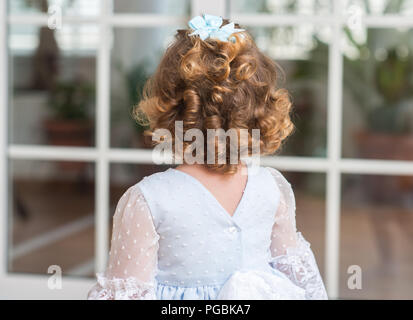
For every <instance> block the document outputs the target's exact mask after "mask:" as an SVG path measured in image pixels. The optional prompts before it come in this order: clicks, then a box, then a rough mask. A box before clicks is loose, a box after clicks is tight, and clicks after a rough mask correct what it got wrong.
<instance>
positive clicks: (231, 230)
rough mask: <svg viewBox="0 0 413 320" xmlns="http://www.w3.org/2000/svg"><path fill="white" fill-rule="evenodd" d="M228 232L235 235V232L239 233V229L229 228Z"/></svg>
mask: <svg viewBox="0 0 413 320" xmlns="http://www.w3.org/2000/svg"><path fill="white" fill-rule="evenodd" d="M228 232H229V233H235V232H237V228H236V227H229V228H228Z"/></svg>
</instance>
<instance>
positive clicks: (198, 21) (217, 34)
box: [188, 14, 245, 41]
mask: <svg viewBox="0 0 413 320" xmlns="http://www.w3.org/2000/svg"><path fill="white" fill-rule="evenodd" d="M188 25H189V27H190V28H191V29H192V30H194V32H192V33H191V34H190V36H194V35H199V37H200V38H201V39H202V40H205V39H207V38H211V39H218V40H220V41H228V38H229V36H230V35H231V34H233V33H236V32H241V31H245V30H244V29H236V28H235V25H234V23H233V22H231V23H228V24H226V25H225V26H222V27H221V25H222V18H221V17H218V16H213V15H210V14H204V15H203V16H202V17H201V16H196V17H195V18H192V19H191V20H190V21H189V22H188ZM234 40H235V38H234Z"/></svg>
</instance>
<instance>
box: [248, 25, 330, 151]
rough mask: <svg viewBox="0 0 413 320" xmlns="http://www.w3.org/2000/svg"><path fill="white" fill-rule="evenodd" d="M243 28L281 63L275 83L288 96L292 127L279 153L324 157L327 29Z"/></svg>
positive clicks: (305, 27) (328, 39)
mask: <svg viewBox="0 0 413 320" xmlns="http://www.w3.org/2000/svg"><path fill="white" fill-rule="evenodd" d="M247 29H248V31H249V32H250V33H251V34H252V35H253V37H254V38H255V41H256V43H257V45H258V47H260V49H261V50H263V51H264V52H265V53H266V54H268V55H269V56H270V57H271V58H273V59H274V60H275V61H276V62H277V63H278V64H279V65H280V66H281V69H282V70H280V72H279V79H280V83H279V86H280V87H286V88H287V89H288V90H289V91H290V94H291V96H292V100H293V114H292V116H293V117H292V119H293V122H294V124H295V126H296V130H295V132H294V133H293V135H292V136H291V137H290V138H289V139H288V141H287V143H286V144H285V145H284V147H283V150H282V155H294V156H310V157H325V156H326V148H327V146H326V117H327V78H328V43H329V41H330V29H329V28H326V27H316V26H311V25H305V26H299V27H272V28H256V27H249V28H248V27H247Z"/></svg>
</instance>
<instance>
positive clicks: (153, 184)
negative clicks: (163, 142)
mask: <svg viewBox="0 0 413 320" xmlns="http://www.w3.org/2000/svg"><path fill="white" fill-rule="evenodd" d="M255 169H257V168H255ZM291 197H292V198H291ZM291 207H292V208H293V209H295V207H294V198H293V195H292V192H291V191H290V190H289V184H288V183H287V182H286V180H285V179H284V178H283V177H282V176H281V174H280V173H279V172H278V171H276V170H274V169H271V168H258V170H251V168H248V179H247V184H246V186H245V190H244V193H243V196H242V198H241V200H240V202H239V204H238V207H237V208H236V210H235V212H234V214H233V215H232V216H230V215H229V214H228V212H226V210H225V209H224V208H223V207H222V206H221V205H220V203H219V202H218V201H217V200H216V198H215V197H214V196H213V195H212V194H211V192H210V191H209V190H208V189H206V188H205V187H204V186H203V185H202V184H201V183H200V182H199V181H198V180H197V179H195V178H194V177H192V176H191V175H189V174H187V173H184V172H182V171H179V170H175V169H172V168H171V169H168V170H166V171H164V172H160V173H156V174H153V175H151V176H149V177H146V178H144V179H143V180H142V181H141V182H139V183H138V184H136V185H135V186H133V187H131V188H130V189H128V191H127V192H126V193H125V195H124V196H123V197H122V198H121V199H120V201H119V204H118V206H117V212H116V214H115V217H114V231H113V235H112V245H111V252H110V259H109V265H108V269H107V271H106V273H105V274H98V284H97V285H96V286H95V287H94V289H92V290H91V292H90V293H89V298H91V299H98V298H101V299H122V298H125V299H130V298H136V299H244V298H246V299H303V298H325V297H326V295H325V290H324V286H323V284H322V281H321V277H320V275H319V273H318V269H317V265H316V264H315V260H314V257H313V255H312V252H311V250H310V249H309V245H308V243H307V242H306V241H305V240H304V239H303V238H302V236H301V235H300V234H297V233H296V230H295V213H294V210H293V211H291ZM290 246H293V247H294V248H295V249H294V250H295V252H299V251H297V250H296V249H299V248H301V251H302V252H300V253H299V254H300V255H303V258H304V257H305V259H306V260H305V261H304V260H303V262H302V263H301V264H300V266H301V265H302V266H304V264H306V266H305V269H303V270H305V274H301V275H300V272H301V273H302V270H299V269H297V268H296V267H297V266H296V265H295V266H294V265H293V264H296V263H298V261H299V260H297V259H295V260H294V256H292V255H290V256H289V255H288V254H289V252H288V247H290ZM308 251H309V252H310V253H311V254H310V256H309V257H308ZM285 258H293V259H287V260H289V261H286V259H285ZM282 259H284V260H282ZM294 261H295V262H294ZM294 267H295V268H296V269H294ZM294 270H297V271H298V272H296V271H294ZM246 283H250V284H251V283H255V284H256V287H255V288H254V290H252V289H251V288H252V287H251V286H250V285H248V288H244V287H243V286H245V284H246ZM308 283H310V285H309V286H308ZM311 283H313V285H311ZM306 287H308V288H309V290H307V288H306Z"/></svg>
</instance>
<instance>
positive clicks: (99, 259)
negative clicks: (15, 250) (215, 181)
mask: <svg viewBox="0 0 413 320" xmlns="http://www.w3.org/2000/svg"><path fill="white" fill-rule="evenodd" d="M6 2H7V1H0V121H1V122H0V130H1V133H0V177H1V178H0V179H1V182H0V206H1V207H0V227H1V230H0V232H1V237H0V298H17V299H21V298H46V299H61V298H64V299H70V298H77V299H82V298H83V297H85V294H86V292H87V290H88V289H89V288H90V286H91V285H92V284H93V282H94V280H84V279H75V278H71V277H64V280H63V289H62V290H49V289H48V288H47V279H48V276H47V274H45V275H27V274H15V273H8V272H7V261H8V259H7V252H8V249H7V245H8V233H9V230H8V225H9V224H8V210H9V209H8V208H9V204H8V191H9V190H8V188H9V179H8V177H9V173H8V166H7V163H8V161H9V160H14V159H30V160H35V159H36V160H71V161H91V162H94V163H95V165H96V169H95V170H96V171H95V172H96V174H95V176H96V192H95V203H96V205H95V228H96V229H95V271H96V272H99V271H102V270H103V269H104V267H105V265H106V259H107V252H108V241H107V239H108V238H109V234H108V232H109V225H108V223H109V219H108V217H109V214H110V212H109V200H108V199H109V183H110V182H109V170H110V168H109V166H110V164H111V163H140V164H148V163H152V157H151V152H150V151H148V150H143V149H133V150H126V149H117V148H111V147H110V145H109V141H110V139H109V138H110V137H109V130H108V128H110V96H109V95H110V90H109V88H110V63H111V59H110V55H111V52H110V50H111V41H112V39H111V37H110V35H111V30H112V28H114V27H120V26H121V27H141V26H146V27H147V26H166V25H176V24H182V23H185V22H186V20H187V18H188V17H177V16H167V15H157V14H112V3H111V1H110V0H102V8H101V13H100V15H99V16H97V17H80V16H71V17H69V16H67V17H64V18H63V23H95V24H98V25H99V27H100V35H101V42H100V46H99V48H98V51H97V71H96V81H97V89H96V90H97V101H96V105H97V108H96V137H97V142H96V146H95V147H55V146H34V145H21V144H8V138H7V136H8V121H7V119H8V116H7V115H8V103H9V102H8V91H9V88H8V85H9V84H8V78H9V74H8V71H7V70H8V49H7V48H8V42H7V30H8V26H9V25H16V24H31V25H47V16H46V15H43V14H38V15H30V16H24V15H10V16H8V15H7V13H6V12H7V10H6V9H7V8H6V6H7V4H6ZM332 2H333V13H332V14H331V15H330V16H297V15H282V16H279V15H268V14H265V15H262V14H231V13H229V17H230V19H232V20H236V21H237V22H239V23H240V24H242V25H245V26H268V27H269V26H280V25H294V26H298V25H304V24H305V25H307V24H309V23H310V24H318V25H326V26H329V27H330V28H331V29H332V31H333V32H332V40H331V43H330V45H329V60H328V68H329V69H328V70H329V71H328V101H327V105H328V118H327V150H328V153H327V157H326V158H310V157H283V156H279V157H266V158H263V159H262V164H263V165H268V166H273V167H276V168H278V169H280V170H285V171H296V172H321V173H325V174H326V201H327V203H326V215H325V216H326V229H325V232H326V237H325V261H324V264H325V282H326V286H327V290H328V293H329V296H330V297H331V298H337V297H338V293H339V272H340V270H339V255H340V243H339V241H340V204H341V176H342V174H345V173H348V174H380V175H413V162H409V161H392V160H367V159H366V160H365V159H348V158H346V159H343V158H342V155H341V146H342V130H341V127H342V86H343V84H342V78H343V77H342V75H343V59H342V52H341V48H340V41H341V39H342V27H343V26H344V24H345V23H346V21H345V17H344V16H343V14H342V13H343V10H342V9H343V8H342V1H332ZM191 8H192V15H195V14H199V13H201V12H208V13H212V14H218V15H222V16H228V12H227V8H228V6H227V5H226V1H224V0H208V1H204V0H192V1H191ZM364 23H365V25H367V26H369V27H375V28H380V27H383V28H386V27H387V28H388V27H391V28H397V27H409V28H411V27H413V19H412V18H411V17H404V16H399V15H389V16H367V17H365V18H364ZM341 272H344V270H342V271H341Z"/></svg>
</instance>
